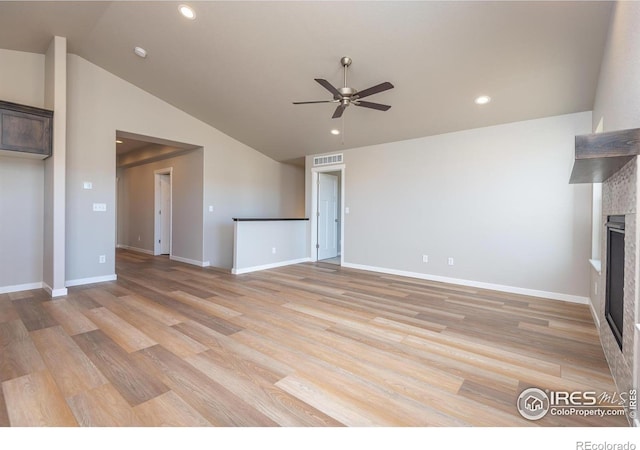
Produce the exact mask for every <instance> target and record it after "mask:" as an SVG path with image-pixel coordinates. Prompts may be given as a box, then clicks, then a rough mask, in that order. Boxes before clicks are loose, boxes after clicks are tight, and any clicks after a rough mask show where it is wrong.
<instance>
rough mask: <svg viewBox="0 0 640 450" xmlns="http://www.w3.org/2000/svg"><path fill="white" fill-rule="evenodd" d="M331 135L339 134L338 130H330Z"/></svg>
mask: <svg viewBox="0 0 640 450" xmlns="http://www.w3.org/2000/svg"><path fill="white" fill-rule="evenodd" d="M331 134H333V135H334V136H337V135H339V134H340V130H338V129H336V128H334V129H333V130H331Z"/></svg>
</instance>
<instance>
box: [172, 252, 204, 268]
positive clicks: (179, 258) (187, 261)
mask: <svg viewBox="0 0 640 450" xmlns="http://www.w3.org/2000/svg"><path fill="white" fill-rule="evenodd" d="M169 259H170V260H171V261H178V262H182V263H185V264H191V265H193V266H198V267H209V266H210V265H211V263H210V262H209V261H198V260H196V259H189V258H183V257H182V256H174V255H171V256H169Z"/></svg>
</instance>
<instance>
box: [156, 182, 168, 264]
mask: <svg viewBox="0 0 640 450" xmlns="http://www.w3.org/2000/svg"><path fill="white" fill-rule="evenodd" d="M158 214H159V215H160V217H159V219H160V254H162V255H169V254H170V253H171V175H169V174H161V175H160V209H159V210H158Z"/></svg>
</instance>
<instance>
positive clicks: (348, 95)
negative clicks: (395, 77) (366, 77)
mask: <svg viewBox="0 0 640 450" xmlns="http://www.w3.org/2000/svg"><path fill="white" fill-rule="evenodd" d="M351 62H352V61H351V58H349V57H348V56H344V57H342V59H340V64H342V67H343V68H344V87H341V88H339V89H336V88H335V87H333V85H332V84H331V83H329V82H328V81H327V80H323V79H322V78H316V79H315V80H316V81H317V82H318V83H319V84H320V85H321V86H322V87H323V88H325V89H326V90H327V91H329V92H331V93H332V94H333V100H317V101H311V102H293V104H294V105H308V104H311V103H338V107H337V108H336V110H335V112H334V113H333V116H331V118H332V119H337V118H339V117H342V113H343V112H344V110H345V109H346V108H347V106H349V105H355V106H361V107H363V108H371V109H377V110H378V111H387V110H388V109H389V108H391V106H390V105H383V104H381V103H373V102H366V101H363V100H361V99H363V98H365V97H368V96H370V95H373V94H377V93H379V92H383V91H386V90H389V89H392V88H393V84H391V83H389V82H388V81H385V82H384V83H380V84H378V85H376V86H373V87H370V88H368V89H365V90H364V91H359V92H358V91H356V90H355V89H353V88H350V87H348V86H347V68H348V67H349V66H350V65H351Z"/></svg>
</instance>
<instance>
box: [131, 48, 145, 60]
mask: <svg viewBox="0 0 640 450" xmlns="http://www.w3.org/2000/svg"><path fill="white" fill-rule="evenodd" d="M133 53H135V54H136V55H138V56H139V57H140V58H146V57H147V51H146V50H145V49H143V48H142V47H136V48H134V49H133Z"/></svg>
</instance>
